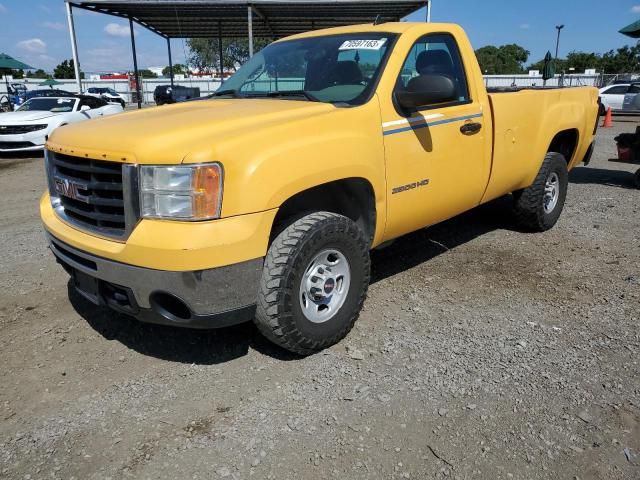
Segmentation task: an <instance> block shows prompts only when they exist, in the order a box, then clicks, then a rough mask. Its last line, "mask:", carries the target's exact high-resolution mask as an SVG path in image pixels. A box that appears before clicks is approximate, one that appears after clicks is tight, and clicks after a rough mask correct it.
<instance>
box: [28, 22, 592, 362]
mask: <svg viewBox="0 0 640 480" xmlns="http://www.w3.org/2000/svg"><path fill="white" fill-rule="evenodd" d="M597 115H598V91H597V90H596V89H593V88H567V89H524V90H519V89H509V90H506V91H492V92H487V90H486V88H485V86H484V82H483V79H482V74H481V72H480V68H479V66H478V63H477V61H476V58H475V54H474V51H473V48H472V47H471V44H470V42H469V40H468V38H467V36H466V35H465V33H464V31H463V30H462V28H461V27H459V26H457V25H451V24H424V23H415V24H412V23H388V24H380V25H356V26H349V27H341V28H336V29H329V30H318V31H313V32H309V33H306V34H301V35H296V36H293V37H289V38H286V39H283V40H279V41H277V42H275V43H273V44H271V45H269V46H268V47H266V48H265V49H264V50H263V51H261V52H259V53H258V54H256V55H255V56H254V57H253V58H252V59H250V60H249V61H248V62H247V63H246V64H245V65H244V66H243V67H242V68H241V69H240V70H239V71H238V72H237V73H236V74H235V75H234V76H233V77H231V78H230V79H229V80H228V81H227V82H225V84H224V86H223V87H222V88H221V89H220V90H219V91H218V92H216V93H215V94H213V95H212V96H211V97H210V98H209V99H207V100H203V101H198V102H187V103H183V104H176V105H171V106H167V107H163V108H153V109H145V110H142V111H139V112H130V113H125V114H122V115H119V116H117V117H114V118H108V119H100V120H95V121H91V122H87V123H85V124H83V125H77V126H75V125H74V126H69V127H68V128H64V129H60V130H58V131H56V132H55V133H54V135H52V136H51V138H50V139H49V142H48V144H47V150H46V162H47V171H48V178H49V190H48V192H45V194H44V195H43V197H42V201H41V216H42V219H43V222H44V225H45V229H46V231H47V235H48V238H49V241H50V247H51V250H52V251H53V253H54V254H55V256H56V258H57V259H58V261H59V262H60V263H61V264H62V265H63V266H64V268H65V269H66V270H67V271H68V272H69V273H70V275H71V277H72V282H73V285H74V286H75V288H76V289H77V290H78V291H79V292H80V293H81V294H82V295H84V296H85V298H87V299H88V300H90V301H91V302H93V303H95V304H98V305H107V306H109V307H111V308H113V309H115V310H118V311H120V312H123V313H126V314H129V315H132V316H135V317H137V318H139V319H140V320H144V321H151V322H156V323H164V324H169V325H175V326H187V327H195V328H216V327H221V326H226V325H230V324H233V323H238V322H243V321H248V320H253V321H254V322H255V323H256V325H257V326H258V328H259V329H260V331H261V332H263V333H264V335H265V336H266V337H267V338H269V339H271V340H272V341H274V342H275V343H277V344H278V345H280V346H282V347H284V348H286V349H289V350H291V351H293V352H296V353H299V354H310V353H313V352H316V351H318V350H321V349H323V348H326V347H328V346H330V345H332V344H334V343H336V342H338V341H340V340H341V339H342V338H343V337H344V336H345V335H347V333H348V332H349V330H350V329H351V327H352V326H353V324H354V322H355V321H356V319H357V317H358V314H359V311H360V309H361V307H362V305H363V302H364V301H365V297H366V292H367V287H368V284H369V279H370V258H369V252H370V250H371V249H373V248H376V247H378V246H380V245H383V244H384V243H385V242H389V241H391V240H393V239H395V238H397V237H399V236H401V235H404V234H406V233H409V232H412V231H415V230H418V229H421V228H425V227H428V226H430V225H433V224H436V223H438V222H441V221H443V220H446V219H448V218H451V217H453V216H455V215H458V214H460V213H463V212H465V211H467V210H470V209H472V208H474V207H476V206H478V205H480V204H482V203H486V202H488V201H490V200H492V199H495V198H497V197H500V196H503V195H507V194H511V195H512V196H513V199H514V211H515V216H514V219H515V220H516V221H518V222H519V223H520V225H521V226H522V227H523V228H526V229H529V230H532V231H545V230H548V229H549V228H552V227H553V226H554V225H555V223H556V222H557V221H558V219H559V217H560V213H561V212H562V207H563V205H564V201H565V197H566V191H567V185H568V181H567V175H568V172H569V171H570V170H571V169H572V168H573V167H574V166H575V165H577V164H578V163H580V162H582V161H585V160H588V157H589V155H590V152H591V151H592V143H593V138H594V134H595V126H596V125H597V124H596V121H597Z"/></svg>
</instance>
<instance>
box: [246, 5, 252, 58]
mask: <svg viewBox="0 0 640 480" xmlns="http://www.w3.org/2000/svg"><path fill="white" fill-rule="evenodd" d="M247 27H248V29H249V58H251V57H253V9H252V8H251V5H249V6H248V7H247Z"/></svg>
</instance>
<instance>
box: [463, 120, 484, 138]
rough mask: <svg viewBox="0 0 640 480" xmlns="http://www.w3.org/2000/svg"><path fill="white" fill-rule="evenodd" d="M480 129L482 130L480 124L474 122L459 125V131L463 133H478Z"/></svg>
mask: <svg viewBox="0 0 640 480" xmlns="http://www.w3.org/2000/svg"><path fill="white" fill-rule="evenodd" d="M480 130H482V124H481V123H476V122H469V123H465V124H464V125H462V126H461V127H460V131H461V132H462V133H463V134H464V135H473V134H474V133H478V132H479V131H480Z"/></svg>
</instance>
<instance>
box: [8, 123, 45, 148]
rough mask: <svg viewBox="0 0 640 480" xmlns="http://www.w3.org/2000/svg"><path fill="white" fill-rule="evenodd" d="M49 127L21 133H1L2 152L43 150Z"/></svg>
mask: <svg viewBox="0 0 640 480" xmlns="http://www.w3.org/2000/svg"><path fill="white" fill-rule="evenodd" d="M47 133H48V129H43V130H38V131H36V132H29V133H24V134H19V135H0V152H28V151H34V150H42V149H43V148H44V144H45V143H46V141H47Z"/></svg>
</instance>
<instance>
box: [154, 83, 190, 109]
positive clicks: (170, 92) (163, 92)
mask: <svg viewBox="0 0 640 480" xmlns="http://www.w3.org/2000/svg"><path fill="white" fill-rule="evenodd" d="M199 97H200V89H199V88H198V87H183V86H182V85H174V86H171V85H158V86H157V87H156V88H155V90H154V91H153V100H154V101H155V102H156V105H166V104H171V103H178V102H185V101H187V100H195V99H197V98H199Z"/></svg>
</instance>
